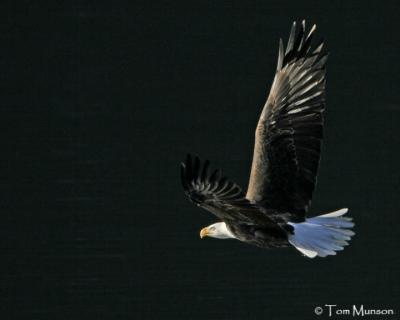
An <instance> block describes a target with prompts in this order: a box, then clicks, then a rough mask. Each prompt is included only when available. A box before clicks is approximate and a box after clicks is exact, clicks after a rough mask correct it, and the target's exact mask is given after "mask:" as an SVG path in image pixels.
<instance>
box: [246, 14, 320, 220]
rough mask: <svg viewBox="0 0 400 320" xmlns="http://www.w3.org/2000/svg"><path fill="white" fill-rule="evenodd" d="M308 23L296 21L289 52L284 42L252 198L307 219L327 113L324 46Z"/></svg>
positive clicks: (257, 151)
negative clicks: (313, 42) (314, 39)
mask: <svg viewBox="0 0 400 320" xmlns="http://www.w3.org/2000/svg"><path fill="white" fill-rule="evenodd" d="M314 31H315V25H314V26H313V27H312V28H311V30H310V31H309V33H308V34H306V33H305V22H304V21H303V23H302V24H301V27H300V30H299V31H297V32H296V22H294V23H293V26H292V29H291V32H290V36H289V40H288V44H287V47H286V50H285V49H284V48H283V44H282V39H281V40H280V43H279V57H278V66H277V70H276V74H275V78H274V82H273V84H272V87H271V91H270V93H269V96H268V99H267V102H266V104H265V106H264V109H263V111H262V113H261V116H260V119H259V121H258V125H257V129H256V136H255V147H254V154H253V163H252V168H251V175H250V181H249V187H248V191H247V195H246V196H247V198H248V199H249V200H251V201H254V202H256V203H259V204H262V205H264V206H268V207H269V208H274V209H276V210H281V211H286V212H290V213H292V214H294V218H296V219H298V220H299V221H301V220H303V219H304V216H305V213H306V211H307V209H308V205H309V204H310V202H311V198H312V193H313V191H314V188H315V184H316V175H317V171H318V165H319V159H320V151H321V141H322V129H323V111H324V106H325V64H326V60H327V54H324V53H322V47H323V43H322V42H321V43H320V44H319V45H318V46H316V47H315V49H313V48H312V45H311V40H312V37H313V33H314Z"/></svg>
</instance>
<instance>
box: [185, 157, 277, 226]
mask: <svg viewBox="0 0 400 320" xmlns="http://www.w3.org/2000/svg"><path fill="white" fill-rule="evenodd" d="M208 168H209V161H208V160H207V161H205V162H204V163H201V162H200V160H199V158H198V157H194V158H192V156H191V155H187V157H186V161H185V163H181V179H182V186H183V188H184V190H185V193H186V195H187V196H188V197H189V199H190V200H191V201H192V202H194V203H195V204H197V205H198V206H200V207H202V208H204V209H206V210H208V211H210V212H211V213H213V214H214V215H216V216H217V217H218V218H219V219H221V220H222V221H225V222H228V223H229V222H231V223H249V224H259V225H263V224H269V223H271V220H270V219H269V218H268V217H267V216H265V215H264V214H263V213H262V212H260V211H259V208H258V207H257V206H256V205H254V204H251V203H250V202H249V201H248V200H247V199H246V198H245V194H244V193H243V191H242V189H241V188H240V187H239V186H238V185H237V184H236V183H234V182H232V181H229V180H228V179H227V178H225V177H222V174H221V171H220V170H215V171H213V172H212V173H211V174H210V173H209V170H208Z"/></svg>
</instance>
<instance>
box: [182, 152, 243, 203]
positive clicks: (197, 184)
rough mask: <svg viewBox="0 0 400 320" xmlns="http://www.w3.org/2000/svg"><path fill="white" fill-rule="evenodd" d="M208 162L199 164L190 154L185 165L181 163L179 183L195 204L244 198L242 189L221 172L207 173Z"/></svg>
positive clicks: (198, 160) (196, 158)
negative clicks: (180, 182)
mask: <svg viewBox="0 0 400 320" xmlns="http://www.w3.org/2000/svg"><path fill="white" fill-rule="evenodd" d="M209 166H210V162H209V161H208V160H206V161H204V163H201V161H200V159H199V158H198V157H197V156H195V157H192V156H191V155H190V154H188V155H187V156H186V161H185V163H183V162H182V163H181V181H182V186H183V189H184V190H185V193H186V194H187V195H188V196H189V198H190V199H191V200H192V201H193V202H195V203H198V204H199V203H201V202H204V201H207V200H235V199H238V198H239V199H241V198H244V193H243V191H242V189H241V188H240V187H239V186H238V185H237V184H236V183H234V182H232V181H230V180H228V178H226V177H224V176H222V172H221V170H218V169H217V170H214V171H213V172H212V173H209Z"/></svg>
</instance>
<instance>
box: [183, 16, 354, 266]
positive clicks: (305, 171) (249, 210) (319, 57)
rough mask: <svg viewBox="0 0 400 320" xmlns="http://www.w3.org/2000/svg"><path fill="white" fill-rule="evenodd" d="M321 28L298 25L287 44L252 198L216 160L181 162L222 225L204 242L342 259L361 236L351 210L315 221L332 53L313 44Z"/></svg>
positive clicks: (194, 192)
mask: <svg viewBox="0 0 400 320" xmlns="http://www.w3.org/2000/svg"><path fill="white" fill-rule="evenodd" d="M315 30H316V26H315V25H313V26H312V28H311V29H310V30H309V31H308V33H306V28H305V21H303V22H302V23H301V24H300V27H299V28H297V27H296V22H294V23H293V25H292V28H291V31H290V35H289V40H288V42H287V45H286V48H284V46H283V43H282V39H280V41H279V53H278V63H277V68H276V73H275V78H274V81H273V83H272V87H271V90H270V93H269V96H268V99H267V101H266V103H265V105H264V107H263V109H262V112H261V116H260V119H259V121H258V124H257V128H256V132H255V146H254V153H253V162H252V166H251V173H250V181H249V185H248V189H247V193H246V194H245V193H244V192H243V191H242V189H241V188H240V187H239V186H238V185H237V184H236V183H234V182H232V181H230V180H229V179H227V178H226V177H223V176H222V174H221V171H220V170H215V171H210V170H209V161H204V162H203V161H200V159H199V158H198V157H193V156H191V155H188V156H187V158H186V160H185V162H184V163H181V179H182V185H183V188H184V191H185V193H186V195H187V196H188V197H189V199H190V200H191V201H192V202H193V203H195V204H196V205H197V206H199V207H201V208H204V209H206V210H208V211H209V212H211V213H213V214H214V215H215V216H216V217H217V218H218V219H219V220H220V221H218V222H216V223H214V224H212V225H210V226H208V227H206V228H203V229H202V230H201V231H200V237H201V238H203V237H205V236H209V237H214V238H219V239H238V240H240V241H242V242H245V243H248V244H252V245H256V246H259V247H262V248H273V247H287V246H290V245H292V246H294V247H295V248H296V249H297V250H299V251H300V252H301V253H302V254H303V255H304V256H306V257H309V258H314V257H316V256H319V257H326V256H328V255H335V254H336V251H339V250H343V247H344V246H346V245H348V241H349V240H350V239H351V237H352V236H353V235H354V232H353V231H352V230H351V228H352V227H353V226H354V224H353V222H351V218H348V217H344V215H345V214H346V213H347V209H340V210H337V211H335V212H331V213H328V214H324V215H319V216H316V217H312V218H307V217H306V213H307V211H308V207H309V205H310V203H311V198H312V194H313V191H314V189H315V184H316V176H317V171H318V166H319V159H320V151H321V142H322V131H323V120H324V117H323V113H324V108H325V77H326V76H325V74H326V61H327V57H328V55H327V53H326V52H324V50H323V45H324V44H323V41H320V42H319V43H317V44H316V45H313V44H312V38H313V35H314V32H315Z"/></svg>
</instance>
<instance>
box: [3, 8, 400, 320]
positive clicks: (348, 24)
mask: <svg viewBox="0 0 400 320" xmlns="http://www.w3.org/2000/svg"><path fill="white" fill-rule="evenodd" d="M0 12H1V13H0V15H1V19H0V40H1V45H0V47H1V50H0V79H1V80H0V92H1V95H0V97H1V98H0V101H1V102H0V103H1V121H2V126H1V132H2V134H1V136H2V145H1V146H2V157H1V171H0V194H1V220H0V221H1V222H0V239H1V240H0V246H1V248H0V249H1V251H0V253H1V266H2V269H3V271H1V273H0V285H1V291H0V294H1V297H0V299H1V300H0V312H1V319H294V318H296V319H317V318H318V317H317V316H316V315H314V312H313V310H314V308H315V306H317V305H324V304H337V305H339V306H341V307H343V308H345V307H349V306H351V305H352V304H364V305H365V306H367V307H370V308H374V307H375V308H394V309H395V310H396V312H397V313H399V312H400V306H399V301H400V292H399V273H400V272H399V263H400V251H399V250H398V249H399V248H398V241H399V231H398V228H399V224H400V219H399V216H400V213H399V204H400V200H399V196H398V195H399V191H400V180H399V178H400V175H399V171H398V164H399V162H400V153H399V143H400V126H399V120H400V98H399V94H398V90H399V89H398V88H399V82H400V67H399V66H400V64H399V61H398V59H399V56H400V45H399V41H400V37H399V32H398V30H399V28H400V22H399V14H400V3H399V2H395V1H393V2H390V1H376V2H371V3H369V4H367V3H366V2H359V3H357V2H354V1H352V2H345V1H330V2H329V3H328V2H322V1H296V2H294V1H293V2H292V1H290V2H289V1H258V2H253V1H251V2H244V1H218V2H217V1H215V2H214V1H196V2H183V3H182V4H178V3H177V2H167V1H165V2H157V3H156V2H154V3H153V4H147V5H145V4H143V5H139V4H133V2H128V1H127V2H118V1H115V2H109V3H108V4H107V5H103V4H101V3H99V2H96V3H95V2H93V3H90V2H83V1H82V2H79V1H71V2H68V4H67V5H65V6H61V5H60V6H57V7H56V6H53V7H46V8H44V7H40V8H39V7H38V6H34V5H33V2H31V1H22V2H20V3H19V4H18V7H11V6H7V5H5V4H2V5H1V6H0ZM303 18H305V19H307V21H308V22H309V26H310V25H311V23H317V24H318V29H317V30H318V36H323V37H324V39H325V40H326V43H327V46H328V48H329V51H330V52H331V55H330V60H329V63H328V86H327V90H328V91H327V101H328V106H327V107H328V109H327V112H326V117H327V120H326V130H325V137H326V138H325V145H324V149H323V156H322V162H321V170H320V172H319V179H318V186H317V191H316V194H315V197H314V202H313V206H312V208H311V214H321V213H324V212H329V211H331V210H335V209H338V208H342V207H349V208H350V213H351V215H352V216H353V217H354V218H355V221H356V224H357V225H356V232H357V235H356V237H355V238H354V240H353V241H352V243H351V245H350V246H349V247H348V248H346V250H345V251H344V252H341V253H340V254H339V255H338V256H335V257H328V258H325V259H313V260H310V259H306V258H304V257H302V256H301V255H300V254H299V253H298V252H296V251H295V250H294V249H281V250H269V251H267V250H262V249H258V248H256V247H252V246H248V245H244V244H241V243H239V242H237V241H221V240H215V239H205V240H202V241H200V239H199V230H200V229H201V228H202V227H204V226H206V225H208V224H210V223H213V222H215V221H216V219H214V218H213V217H212V216H211V215H210V214H208V213H206V212H204V211H201V210H200V209H198V208H196V207H194V206H193V205H192V204H191V203H190V202H189V201H188V200H187V199H186V197H185V196H184V194H183V192H182V190H181V186H180V181H179V174H178V173H179V171H178V164H179V162H180V161H181V160H182V159H184V156H185V154H186V153H187V152H193V153H196V154H198V155H200V156H201V157H202V158H207V159H210V160H211V161H212V164H213V165H214V166H216V167H222V168H223V169H224V172H225V173H226V174H227V175H228V176H229V177H231V178H232V179H233V180H235V181H237V182H238V183H239V184H241V185H242V186H244V187H246V186H247V179H248V175H249V168H250V162H251V157H252V148H253V137H254V129H255V125H256V122H257V120H258V116H259V113H260V111H261V107H262V105H263V103H264V100H265V97H266V95H267V91H268V90H269V86H270V84H271V81H272V79H273V75H274V70H275V67H276V60H277V49H278V39H279V37H283V38H284V39H285V40H287V37H288V33H289V30H290V26H291V23H292V21H293V20H298V21H299V20H301V19H303ZM319 318H323V317H322V316H321V317H319ZM342 318H343V317H342Z"/></svg>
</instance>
